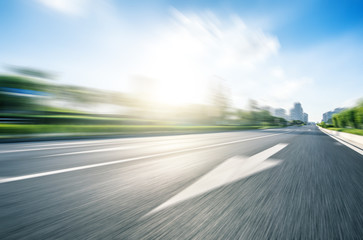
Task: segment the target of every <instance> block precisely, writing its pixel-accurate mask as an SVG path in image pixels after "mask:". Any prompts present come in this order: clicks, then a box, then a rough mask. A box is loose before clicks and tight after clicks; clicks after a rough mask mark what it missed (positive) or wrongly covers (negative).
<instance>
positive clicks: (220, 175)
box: [144, 143, 288, 217]
mask: <svg viewBox="0 0 363 240" xmlns="http://www.w3.org/2000/svg"><path fill="white" fill-rule="evenodd" d="M287 145H288V144H284V143H281V144H277V145H275V146H273V147H271V148H268V149H266V150H264V151H262V152H260V153H257V154H255V155H253V156H251V157H249V158H245V157H241V156H235V157H232V158H229V159H227V160H226V161H225V162H223V163H221V164H220V165H218V166H217V167H216V168H214V169H213V170H211V171H210V172H208V173H207V174H205V175H204V176H202V177H201V178H200V179H199V180H198V181H196V182H195V183H193V184H192V185H190V186H189V187H187V188H186V189H184V190H183V191H181V192H180V193H178V194H177V195H175V196H174V197H172V198H170V199H169V200H168V201H166V202H165V203H163V204H161V205H160V206H158V207H156V208H154V209H153V210H152V211H150V212H149V213H148V214H146V215H145V216H144V217H147V216H149V215H151V214H153V213H156V212H158V211H160V210H163V209H165V208H167V207H170V206H172V205H175V204H177V203H180V202H183V201H185V200H188V199H190V198H193V197H195V196H198V195H201V194H203V193H206V192H209V191H211V190H213V189H216V188H218V187H221V186H223V185H226V184H229V183H232V182H236V181H238V180H240V179H242V178H245V177H248V176H251V175H253V174H255V173H257V172H261V171H263V170H265V169H268V168H271V167H274V166H276V165H278V164H280V163H281V161H276V160H274V161H265V160H267V159H268V158H269V157H271V156H272V155H274V154H276V153H277V152H279V151H281V150H282V149H283V148H285V147H286V146H287Z"/></svg>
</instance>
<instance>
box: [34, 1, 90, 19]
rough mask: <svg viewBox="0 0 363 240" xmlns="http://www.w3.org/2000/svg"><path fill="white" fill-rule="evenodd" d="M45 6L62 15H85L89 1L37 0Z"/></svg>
mask: <svg viewBox="0 0 363 240" xmlns="http://www.w3.org/2000/svg"><path fill="white" fill-rule="evenodd" d="M37 1H38V2H39V3H41V4H43V5H44V6H46V7H48V8H51V9H53V10H56V11H59V12H61V13H65V14H70V15H78V16H79V15H83V14H84V11H85V9H86V8H87V4H88V3H89V0H37Z"/></svg>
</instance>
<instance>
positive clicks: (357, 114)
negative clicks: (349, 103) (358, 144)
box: [332, 103, 363, 129]
mask: <svg viewBox="0 0 363 240" xmlns="http://www.w3.org/2000/svg"><path fill="white" fill-rule="evenodd" d="M332 122H333V126H334V127H336V128H346V127H350V128H358V129H362V128H363V104H362V103H360V104H358V105H357V106H356V107H354V108H350V109H347V110H345V111H343V112H341V113H338V114H334V115H333V118H332Z"/></svg>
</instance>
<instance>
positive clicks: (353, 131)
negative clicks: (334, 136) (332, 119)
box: [326, 127, 363, 136]
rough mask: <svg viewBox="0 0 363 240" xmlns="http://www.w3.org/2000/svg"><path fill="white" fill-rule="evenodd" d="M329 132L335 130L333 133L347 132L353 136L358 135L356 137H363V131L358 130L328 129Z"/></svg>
mask: <svg viewBox="0 0 363 240" xmlns="http://www.w3.org/2000/svg"><path fill="white" fill-rule="evenodd" d="M326 129H329V130H333V131H338V132H346V133H351V134H356V135H361V136H363V129H356V128H332V127H329V128H326Z"/></svg>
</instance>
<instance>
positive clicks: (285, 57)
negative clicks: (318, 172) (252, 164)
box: [0, 0, 363, 121]
mask: <svg viewBox="0 0 363 240" xmlns="http://www.w3.org/2000/svg"><path fill="white" fill-rule="evenodd" d="M362 13H363V3H362V2H361V1H358V0H356V1H310V0H307V1H116V0H11V1H10V0H4V1H0V30H1V36H2V37H1V38H0V64H1V65H2V66H0V67H3V68H2V69H0V70H1V71H2V72H4V71H6V70H5V68H4V66H5V65H6V64H12V65H19V66H29V67H34V68H40V69H45V70H50V71H53V72H56V73H58V75H59V81H60V82H64V83H71V84H76V85H83V86H90V87H97V88H101V89H111V90H117V91H121V92H125V91H131V90H132V87H133V82H134V79H135V78H138V77H140V76H142V77H146V78H150V79H155V80H156V81H157V82H158V86H159V89H158V91H157V93H158V94H157V95H160V96H161V98H162V100H164V101H169V102H173V101H175V103H182V102H202V101H203V96H204V95H205V93H203V91H204V90H205V89H206V88H207V86H208V82H210V81H215V80H216V79H217V80H218V81H222V82H223V84H225V85H226V87H227V88H228V89H229V92H230V94H231V102H232V103H233V105H234V106H235V107H241V108H243V107H245V106H246V102H247V101H248V99H250V98H253V99H256V100H258V101H259V102H260V103H261V104H265V105H270V106H272V107H283V108H286V109H289V108H291V107H292V104H293V102H295V101H300V102H301V103H302V106H303V108H304V110H305V112H307V113H309V115H310V120H313V121H320V120H321V114H322V113H323V112H326V111H329V110H332V109H334V108H336V107H342V106H351V105H353V104H354V103H355V101H356V100H357V99H359V98H361V97H363V90H362V89H363V68H362V67H361V65H362V63H363V41H362V40H363V14H362Z"/></svg>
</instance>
